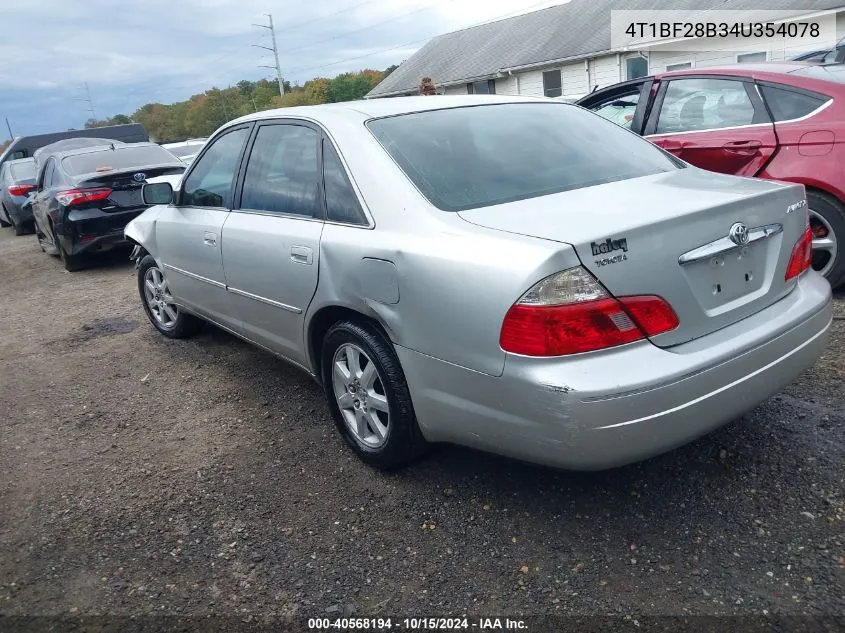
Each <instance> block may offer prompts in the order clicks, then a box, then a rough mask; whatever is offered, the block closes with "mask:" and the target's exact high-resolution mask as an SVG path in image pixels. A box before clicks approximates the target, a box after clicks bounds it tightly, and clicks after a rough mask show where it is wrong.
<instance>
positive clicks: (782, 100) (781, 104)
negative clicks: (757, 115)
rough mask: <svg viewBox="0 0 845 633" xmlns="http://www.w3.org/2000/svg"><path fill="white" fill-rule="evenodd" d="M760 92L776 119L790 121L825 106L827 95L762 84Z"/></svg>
mask: <svg viewBox="0 0 845 633" xmlns="http://www.w3.org/2000/svg"><path fill="white" fill-rule="evenodd" d="M760 92H761V93H762V95H763V99H765V100H766V105H767V106H769V110H770V111H771V113H772V117H774V120H775V121H789V120H790V119H800V118H801V117H802V116H807V115H808V114H810V113H811V112H812V111H813V110H816V109H818V108H820V107H821V106H823V105H824V104H825V102H826V101H829V99H828V98H827V97H822V96H820V95H809V94H807V93H806V92H797V91H795V90H787V89H783V88H775V87H774V86H760Z"/></svg>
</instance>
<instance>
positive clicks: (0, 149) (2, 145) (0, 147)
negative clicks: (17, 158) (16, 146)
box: [0, 139, 12, 153]
mask: <svg viewBox="0 0 845 633" xmlns="http://www.w3.org/2000/svg"><path fill="white" fill-rule="evenodd" d="M11 144H12V141H11V139H10V140H8V141H3V142H2V143H0V153H2V152H3V151H4V150H5V149H6V148H7V147H9V145H11Z"/></svg>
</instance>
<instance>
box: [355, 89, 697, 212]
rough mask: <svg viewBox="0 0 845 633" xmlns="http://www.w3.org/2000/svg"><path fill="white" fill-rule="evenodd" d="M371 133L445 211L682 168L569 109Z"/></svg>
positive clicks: (534, 107)
mask: <svg viewBox="0 0 845 633" xmlns="http://www.w3.org/2000/svg"><path fill="white" fill-rule="evenodd" d="M368 127H369V128H370V130H371V132H372V133H373V134H374V135H375V137H376V138H377V139H378V140H379V142H380V143H381V144H382V146H383V147H384V148H385V149H386V150H387V152H388V153H389V154H390V155H391V156H392V157H393V159H394V160H395V161H396V162H397V163H398V164H399V166H400V167H401V168H402V170H403V171H404V172H405V173H406V174H407V175H408V177H409V178H410V179H411V181H413V183H414V184H415V185H416V186H417V188H418V189H419V190H420V191H421V192H422V194H423V195H424V196H425V197H426V198H428V200H429V201H430V202H431V203H432V204H434V205H435V206H436V207H438V208H440V209H443V210H444V211H463V210H466V209H474V208H477V207H485V206H490V205H495V204H502V203H505V202H513V201H516V200H524V199H526V198H534V197H537V196H543V195H548V194H552V193H557V192H560V191H567V190H570V189H579V188H581V187H589V186H592V185H598V184H602V183H606V182H612V181H616V180H625V179H628V178H637V177H639V176H647V175H650V174H656V173H659V172H663V171H671V170H674V169H678V168H679V167H681V164H680V163H679V162H677V161H675V160H673V159H672V158H670V157H669V156H668V155H667V154H665V153H663V152H662V151H661V150H659V149H657V148H656V147H655V146H654V145H652V144H651V143H649V142H648V141H646V140H643V139H642V138H640V137H638V136H636V135H635V134H633V133H631V132H628V131H626V130H623V129H622V128H621V127H619V126H618V125H616V124H614V123H611V122H610V121H606V120H605V119H603V118H601V117H599V116H596V115H595V114H593V113H591V112H587V111H586V110H583V109H581V108H578V107H576V106H571V105H567V104H564V103H554V102H549V103H507V104H496V105H485V106H475V107H463V108H450V109H445V110H431V111H428V112H417V113H414V114H404V115H400V116H394V117H388V118H383V119H374V120H372V121H370V122H369V123H368Z"/></svg>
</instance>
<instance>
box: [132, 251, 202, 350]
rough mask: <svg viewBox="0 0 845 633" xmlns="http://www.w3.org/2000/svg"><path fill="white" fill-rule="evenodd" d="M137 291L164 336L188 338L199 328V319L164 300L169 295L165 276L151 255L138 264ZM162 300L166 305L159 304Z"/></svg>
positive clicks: (200, 322) (200, 325)
mask: <svg viewBox="0 0 845 633" xmlns="http://www.w3.org/2000/svg"><path fill="white" fill-rule="evenodd" d="M147 282H150V283H152V285H153V286H154V288H153V287H150V286H148V285H147ZM138 294H139V295H140V297H141V305H143V306H144V312H146V313H147V318H148V319H149V320H150V323H152V324H153V326H154V327H155V329H157V330H158V331H159V332H161V333H162V334H164V335H165V336H167V337H168V338H188V337H189V336H193V335H194V334H196V333H197V332H199V330H200V329H201V328H202V326H203V322H202V320H201V319H199V318H197V317H195V316H193V315H192V314H188V313H187V312H185V311H184V310H182V309H181V308H179V307H178V306H177V305H175V304H174V303H169V302H167V301H166V297H169V296H170V288H169V287H168V285H167V278H166V277H165V276H164V272H163V271H162V270H161V268H159V266H158V263H157V262H156V260H155V258H154V257H153V256H152V255H145V256H144V257H143V258H142V259H141V261H140V263H139V264H138ZM162 302H164V303H165V304H167V306H168V307H169V309H168V308H165V307H163V306H162ZM173 317H175V318H173Z"/></svg>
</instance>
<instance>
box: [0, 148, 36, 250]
mask: <svg viewBox="0 0 845 633" xmlns="http://www.w3.org/2000/svg"><path fill="white" fill-rule="evenodd" d="M34 188H35V160H34V159H32V158H22V159H20V160H10V161H7V162H5V163H3V165H2V166H0V226H9V225H11V226H13V227H14V228H15V235H23V234H24V233H26V232H27V231H28V230H30V229H31V228H32V209H31V208H30V206H29V205H27V204H26V201H27V198H28V197H29V193H30V192H31V191H32V190H33V189H34Z"/></svg>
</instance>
